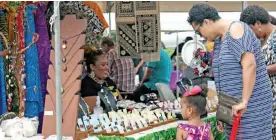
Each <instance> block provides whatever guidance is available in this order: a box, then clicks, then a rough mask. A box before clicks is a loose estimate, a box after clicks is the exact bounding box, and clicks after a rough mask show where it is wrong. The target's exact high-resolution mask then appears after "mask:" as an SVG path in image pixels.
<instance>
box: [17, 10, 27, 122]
mask: <svg viewBox="0 0 276 140" xmlns="http://www.w3.org/2000/svg"><path fill="white" fill-rule="evenodd" d="M23 12H24V7H23V6H19V7H18V13H17V17H16V24H17V32H18V41H17V43H18V48H17V49H18V50H22V49H24V48H25V38H24V24H23ZM17 67H18V71H17V73H16V75H17V76H16V77H17V82H18V87H19V95H20V96H19V97H20V106H19V117H24V110H25V101H24V99H25V93H26V85H25V83H26V82H25V71H24V67H25V54H22V55H19V56H18V58H17Z"/></svg>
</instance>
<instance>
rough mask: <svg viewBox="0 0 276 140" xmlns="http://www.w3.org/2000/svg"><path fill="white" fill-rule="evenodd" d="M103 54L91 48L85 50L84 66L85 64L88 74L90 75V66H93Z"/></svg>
mask: <svg viewBox="0 0 276 140" xmlns="http://www.w3.org/2000/svg"><path fill="white" fill-rule="evenodd" d="M103 54H104V52H103V51H102V50H100V49H94V48H91V47H86V48H85V52H84V59H85V64H86V67H87V72H88V73H91V68H90V65H91V64H93V65H95V63H96V62H97V60H98V57H99V56H101V55H103Z"/></svg>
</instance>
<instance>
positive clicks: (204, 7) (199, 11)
mask: <svg viewBox="0 0 276 140" xmlns="http://www.w3.org/2000/svg"><path fill="white" fill-rule="evenodd" d="M204 19H209V20H212V21H217V20H219V19H220V16H219V14H218V11H217V10H216V8H214V7H212V6H210V5H208V4H206V3H198V4H195V5H193V7H192V9H191V10H190V11H189V17H188V20H187V21H188V22H189V23H190V24H192V23H195V24H202V23H203V22H204Z"/></svg>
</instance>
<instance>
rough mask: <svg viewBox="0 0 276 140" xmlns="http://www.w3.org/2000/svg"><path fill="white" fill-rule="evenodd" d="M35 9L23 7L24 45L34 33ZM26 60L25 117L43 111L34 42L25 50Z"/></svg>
mask: <svg viewBox="0 0 276 140" xmlns="http://www.w3.org/2000/svg"><path fill="white" fill-rule="evenodd" d="M35 9H37V7H36V6H35V5H28V6H26V7H25V17H24V20H25V22H24V25H25V26H24V31H25V45H26V46H28V45H29V44H31V43H32V40H33V36H34V35H35V34H34V32H35V26H34V15H33V10H35ZM25 57H26V59H25V61H26V66H25V69H26V86H27V90H26V101H25V113H24V116H25V117H30V118H31V117H38V115H39V113H40V112H42V111H43V103H42V95H41V85H40V73H39V64H38V63H39V62H38V55H37V47H36V44H35V43H34V44H33V45H31V47H30V48H29V49H27V51H26V52H25Z"/></svg>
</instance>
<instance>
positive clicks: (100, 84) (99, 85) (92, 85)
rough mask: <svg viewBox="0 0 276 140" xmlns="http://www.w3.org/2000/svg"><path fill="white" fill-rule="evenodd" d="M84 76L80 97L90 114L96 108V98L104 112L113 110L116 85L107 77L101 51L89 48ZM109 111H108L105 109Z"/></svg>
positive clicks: (116, 92)
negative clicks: (98, 98) (98, 99)
mask: <svg viewBox="0 0 276 140" xmlns="http://www.w3.org/2000/svg"><path fill="white" fill-rule="evenodd" d="M85 63H86V73H87V74H86V75H85V76H84V78H83V79H82V82H81V97H82V98H83V99H84V101H85V102H86V103H87V104H88V106H89V110H90V112H93V109H94V107H95V106H96V101H97V96H99V97H100V99H101V106H102V107H103V109H104V110H106V108H107V107H108V106H109V108H112V109H113V110H114V106H115V107H116V100H117V99H116V98H117V97H118V96H119V92H118V90H117V88H116V84H115V83H114V82H113V81H112V80H111V79H110V78H109V77H108V69H109V67H108V65H107V57H106V55H105V54H104V53H103V51H102V50H97V49H96V48H90V50H88V51H87V50H86V53H85ZM107 110H109V109H107Z"/></svg>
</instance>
